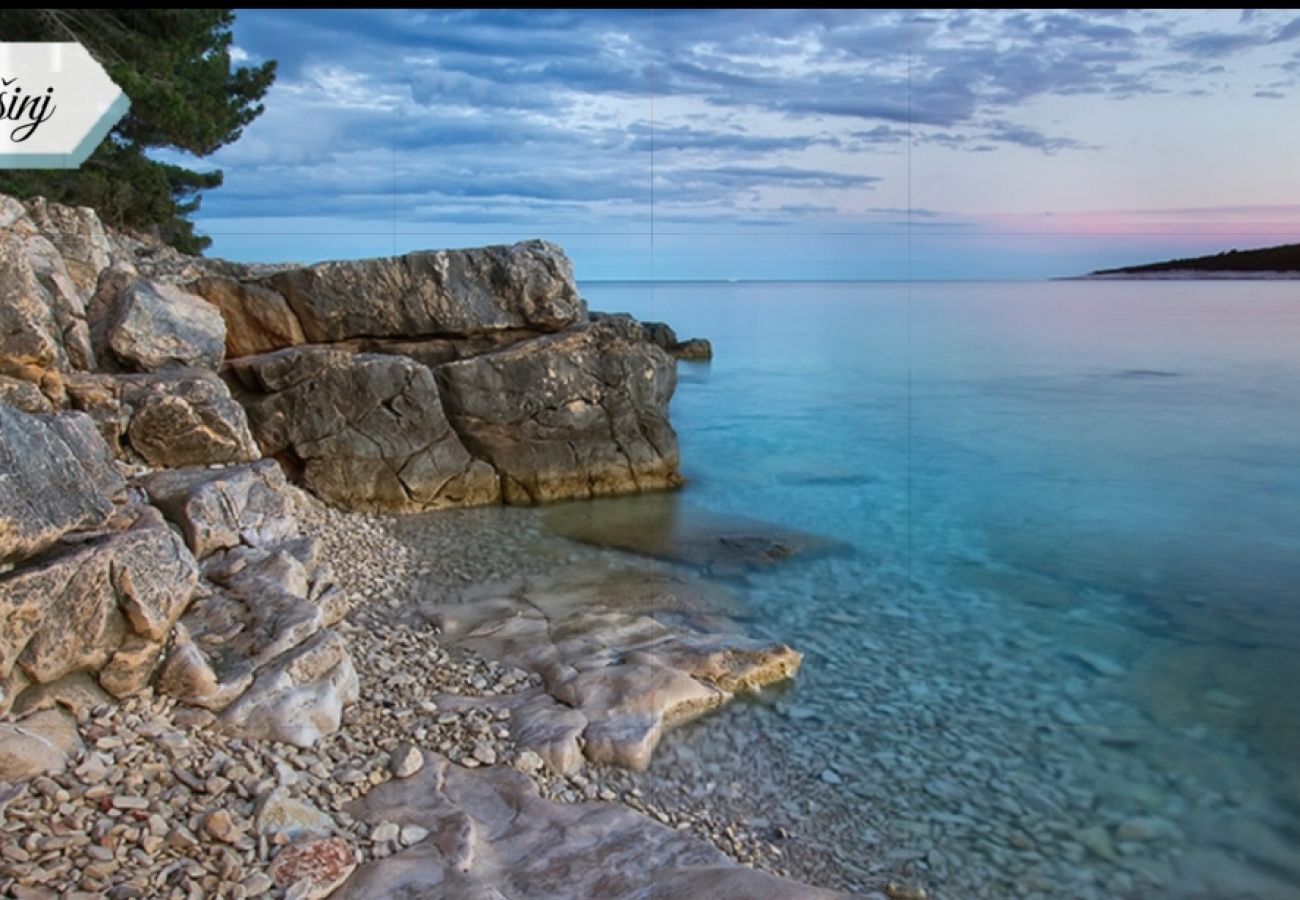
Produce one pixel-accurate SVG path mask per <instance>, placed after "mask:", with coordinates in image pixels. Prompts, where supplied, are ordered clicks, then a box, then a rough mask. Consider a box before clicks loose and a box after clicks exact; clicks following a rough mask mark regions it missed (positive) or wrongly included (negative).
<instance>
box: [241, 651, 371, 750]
mask: <svg viewBox="0 0 1300 900" xmlns="http://www.w3.org/2000/svg"><path fill="white" fill-rule="evenodd" d="M359 691H360V684H359V682H358V680H357V673H356V669H354V668H353V666H352V658H351V657H350V656H349V655H348V649H347V644H346V642H345V641H344V640H343V639H342V638H341V637H339V636H338V635H337V634H336V633H334V632H332V631H322V632H319V633H318V634H317V635H316V636H315V637H313V638H312V639H311V640H309V641H308V642H307V643H305V644H303V645H302V646H300V647H298V648H297V649H296V650H294V651H292V652H291V653H287V654H285V655H284V656H283V657H281V658H279V659H277V660H275V662H273V663H272V664H271V665H268V666H266V667H265V668H263V669H262V670H261V671H259V672H258V673H257V677H256V678H255V679H254V681H253V685H252V687H250V688H249V689H248V691H247V692H246V693H245V694H244V695H243V696H242V697H240V698H239V699H238V700H236V701H235V702H234V703H232V704H231V705H230V706H228V707H226V709H225V710H224V711H223V712H222V713H221V716H220V717H219V721H220V722H221V724H222V726H223V727H225V728H226V729H228V730H230V731H234V732H237V733H239V734H241V735H245V736H247V737H252V738H258V739H261V740H271V741H283V742H285V743H288V744H294V745H295V746H298V747H311V746H312V745H314V744H315V743H316V741H318V740H319V739H320V738H321V737H322V736H324V735H326V734H329V733H331V732H333V731H336V730H337V729H338V727H339V722H340V720H341V717H342V714H343V707H344V706H346V705H347V704H349V703H352V702H354V701H355V700H356V699H357V696H358V694H359Z"/></svg>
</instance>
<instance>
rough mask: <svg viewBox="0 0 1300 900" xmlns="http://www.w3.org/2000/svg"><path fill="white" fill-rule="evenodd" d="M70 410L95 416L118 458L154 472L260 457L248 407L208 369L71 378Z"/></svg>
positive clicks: (73, 376)
mask: <svg viewBox="0 0 1300 900" xmlns="http://www.w3.org/2000/svg"><path fill="white" fill-rule="evenodd" d="M65 384H66V387H67V393H68V399H69V402H70V403H71V405H72V407H73V408H74V409H77V410H81V411H83V412H85V413H86V414H87V415H89V416H90V417H91V418H92V419H93V420H94V421H95V426H96V427H97V428H98V429H99V433H100V436H101V437H102V438H103V439H104V441H105V442H106V443H107V444H108V446H109V447H110V448H111V449H112V450H113V452H114V454H115V455H117V456H118V457H120V458H137V457H138V458H139V459H143V460H144V461H145V462H146V463H148V464H149V465H153V466H169V467H177V466H196V465H211V464H213V463H238V462H248V461H251V460H255V459H258V458H259V457H260V456H261V453H259V452H258V449H257V444H256V442H254V440H253V436H252V434H250V433H249V430H248V418H247V417H246V416H245V414H244V410H243V407H241V406H240V405H239V404H238V403H236V402H235V401H234V399H233V398H232V397H231V396H230V390H229V388H227V387H226V384H225V382H223V381H222V380H221V379H220V378H218V377H217V376H216V374H214V373H212V372H209V371H207V370H205V369H168V370H166V371H162V372H155V373H151V374H145V375H114V374H106V373H97V374H81V373H77V374H74V375H70V376H68V377H67V378H66V379H65Z"/></svg>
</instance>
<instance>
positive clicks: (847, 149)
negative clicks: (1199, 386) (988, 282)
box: [199, 10, 1300, 280]
mask: <svg viewBox="0 0 1300 900" xmlns="http://www.w3.org/2000/svg"><path fill="white" fill-rule="evenodd" d="M234 37H235V42H234V52H233V56H234V58H235V59H236V60H237V61H238V62H239V63H241V64H254V63H259V62H261V61H263V60H265V59H276V60H277V61H278V63H279V77H278V79H277V81H276V83H275V85H274V86H273V88H272V89H271V91H270V92H269V93H268V95H267V97H266V98H265V106H266V111H265V113H264V114H263V115H262V116H261V117H260V118H259V119H257V120H256V121H255V122H253V123H252V124H251V125H250V126H249V127H248V128H247V129H246V130H245V133H244V134H243V136H242V137H241V138H240V139H239V140H238V141H236V142H234V143H232V144H230V145H228V146H227V147H225V148H223V149H221V150H220V151H218V152H217V153H216V154H214V155H213V156H212V157H209V158H207V159H205V160H202V161H199V164H200V165H214V166H216V167H219V168H221V169H222V170H224V171H225V175H226V180H225V185H224V186H223V187H221V188H220V189H218V190H214V191H211V192H209V193H208V194H207V195H206V196H205V198H204V202H203V208H202V211H201V213H200V216H199V225H200V229H201V230H203V231H204V232H206V233H208V234H210V235H211V236H212V237H213V239H214V246H213V248H212V251H211V252H212V253H214V254H216V255H222V256H227V257H230V258H233V259H241V260H265V261H271V260H281V259H292V260H302V261H313V260H318V259H326V258H342V257H359V256H375V255H387V254H391V253H400V252H406V251H408V250H413V249H423V248H435V247H460V246H474V245H481V244H485V243H501V242H510V241H514V240H519V239H524V238H532V237H542V238H546V239H549V240H553V241H555V242H556V243H558V244H560V245H561V246H563V247H564V248H565V249H566V250H567V251H568V253H569V255H570V256H571V257H572V258H573V260H574V264H575V269H576V272H577V275H578V278H579V280H603V279H643V278H657V279H729V278H736V279H857V278H891V279H892V278H917V279H922V278H924V279H930V278H1010V279H1033V278H1043V277H1049V276H1056V275H1070V274H1077V273H1080V272H1085V271H1089V270H1091V269H1095V268H1100V267H1106V266H1114V265H1123V264H1130V263H1139V262H1144V261H1151V260H1156V259H1163V258H1168V257H1171V256H1186V255H1195V254H1199V253H1204V252H1218V251H1219V250H1224V249H1230V248H1233V247H1240V248H1245V247H1255V246H1268V245H1272V244H1279V243H1287V242H1294V241H1300V164H1297V157H1298V152H1300V114H1298V113H1300V102H1298V100H1300V90H1298V87H1300V10H1289V11H1287V10H1245V11H1242V10H1233V11H1185V10H1184V11H1178V10H1175V11H1151V10H1147V11H1143V10H1137V11H1127V12H1124V11H1118V12H1117V11H1109V10H1090V11H1078V10H1073V11H1070V10H1065V11H1037V10H1034V11H1026V10H980V11H953V12H939V11H930V10H898V11H879V10H865V11H862V10H785V11H782V10H740V11H678V10H672V11H598V10H590V11H589V10H552V11H508V10H467V11H443V10H436V11H391V10H380V11H375V10H366V11H313V10H309V11H296V10H293V11H290V10H281V11H269V10H245V11H240V12H239V13H238V17H237V20H236V24H235V31H234Z"/></svg>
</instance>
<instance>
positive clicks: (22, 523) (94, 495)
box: [0, 405, 123, 564]
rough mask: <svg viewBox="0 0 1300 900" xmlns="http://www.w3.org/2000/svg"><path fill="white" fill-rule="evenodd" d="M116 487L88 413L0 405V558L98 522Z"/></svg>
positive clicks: (14, 557)
mask: <svg viewBox="0 0 1300 900" xmlns="http://www.w3.org/2000/svg"><path fill="white" fill-rule="evenodd" d="M122 487H123V482H122V479H121V476H119V475H118V473H117V470H116V468H115V467H114V465H113V460H112V458H111V456H110V455H109V453H108V448H107V447H106V446H105V445H104V442H103V441H102V440H101V439H100V437H99V435H98V434H97V433H96V431H95V426H94V423H93V422H92V421H91V420H90V419H89V417H87V416H85V415H82V414H81V413H64V414H60V415H31V414H28V413H25V412H20V411H19V410H17V409H13V408H11V407H9V406H5V405H0V564H3V563H12V562H15V561H19V560H23V559H26V558H28V557H30V556H34V555H36V554H37V553H40V552H42V551H43V550H45V549H47V548H49V547H50V546H52V545H53V544H54V543H55V541H57V540H58V539H59V538H61V537H62V536H63V535H64V534H66V533H68V532H69V531H75V530H78V529H87V528H98V527H99V526H101V525H103V524H104V523H105V522H106V521H107V520H108V518H109V516H110V515H111V514H112V512H113V501H112V497H113V495H114V494H116V493H117V492H118V491H120V490H121V489H122Z"/></svg>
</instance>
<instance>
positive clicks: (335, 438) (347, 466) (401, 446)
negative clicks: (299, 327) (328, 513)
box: [230, 347, 500, 511]
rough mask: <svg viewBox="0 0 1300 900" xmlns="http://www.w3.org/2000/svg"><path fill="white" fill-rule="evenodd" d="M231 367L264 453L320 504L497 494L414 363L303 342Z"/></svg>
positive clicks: (430, 505)
mask: <svg viewBox="0 0 1300 900" xmlns="http://www.w3.org/2000/svg"><path fill="white" fill-rule="evenodd" d="M230 370H231V374H232V376H233V379H235V380H236V381H237V385H238V395H239V399H240V400H241V402H243V404H244V406H245V408H246V409H247V411H248V421H249V425H250V426H251V428H252V430H253V434H254V436H255V437H256V438H257V442H258V443H259V444H260V445H261V448H262V450H263V452H264V453H265V454H266V455H268V456H276V457H278V458H280V459H282V460H283V461H285V462H286V464H287V465H289V466H290V467H291V471H293V470H296V474H298V475H299V476H300V477H301V479H302V482H303V483H304V484H305V485H306V486H307V487H308V488H310V489H311V490H312V491H313V492H314V493H316V494H317V495H318V496H320V497H322V498H323V499H325V500H328V501H330V502H332V503H336V504H339V505H341V506H346V507H349V508H353V509H364V510H389V511H415V510H422V509H434V508H439V507H445V506H469V505H475V504H484V503H494V502H496V501H497V500H498V498H499V496H500V493H499V488H498V484H497V478H496V475H495V473H494V472H493V471H492V468H491V467H490V466H488V465H487V464H485V463H483V462H481V461H479V460H476V459H474V457H472V456H471V455H470V453H469V452H468V451H467V450H466V449H465V446H464V445H463V444H462V443H461V441H460V438H459V437H457V435H456V433H455V432H454V431H453V430H452V428H451V425H450V424H449V423H448V422H447V418H446V416H444V415H443V412H442V403H441V401H440V398H439V394H438V385H437V383H436V382H435V381H434V378H433V375H432V373H431V372H430V371H429V369H428V368H426V367H425V366H422V365H420V364H419V363H416V362H414V361H412V360H409V359H406V358H403V357H400V356H380V355H373V354H364V353H363V354H355V355H353V354H350V353H347V352H344V351H341V350H333V349H328V348H323V347H303V348H296V349H288V350H281V351H277V352H276V353H270V354H266V355H263V356H254V357H245V358H243V359H238V360H233V361H232V362H231V363H230Z"/></svg>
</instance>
